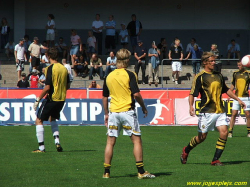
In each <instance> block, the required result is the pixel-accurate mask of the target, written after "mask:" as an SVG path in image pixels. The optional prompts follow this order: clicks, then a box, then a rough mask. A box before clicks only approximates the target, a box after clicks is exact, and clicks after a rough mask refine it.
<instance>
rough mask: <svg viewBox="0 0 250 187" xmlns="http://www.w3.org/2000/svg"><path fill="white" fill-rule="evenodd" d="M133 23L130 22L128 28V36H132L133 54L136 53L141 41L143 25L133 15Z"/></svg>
mask: <svg viewBox="0 0 250 187" xmlns="http://www.w3.org/2000/svg"><path fill="white" fill-rule="evenodd" d="M131 19H132V21H131V22H129V24H128V26H127V30H128V34H129V36H130V42H131V45H132V48H133V53H134V52H135V48H136V46H137V42H138V40H140V35H141V31H142V24H141V22H140V21H138V20H136V15H135V14H132V16H131Z"/></svg>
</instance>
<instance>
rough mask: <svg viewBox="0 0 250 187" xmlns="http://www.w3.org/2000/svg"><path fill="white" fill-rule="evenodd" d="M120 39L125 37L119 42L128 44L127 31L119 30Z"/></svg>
mask: <svg viewBox="0 0 250 187" xmlns="http://www.w3.org/2000/svg"><path fill="white" fill-rule="evenodd" d="M119 35H120V36H121V37H122V38H123V37H125V36H127V37H126V38H125V39H124V40H123V39H122V38H121V42H122V43H128V30H127V29H125V30H121V31H120V34H119Z"/></svg>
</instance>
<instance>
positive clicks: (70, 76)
mask: <svg viewBox="0 0 250 187" xmlns="http://www.w3.org/2000/svg"><path fill="white" fill-rule="evenodd" d="M64 67H65V68H66V69H67V70H68V74H69V80H70V81H73V79H74V77H73V72H72V69H71V67H70V65H69V64H64Z"/></svg>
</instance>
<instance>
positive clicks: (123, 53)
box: [116, 49, 131, 68]
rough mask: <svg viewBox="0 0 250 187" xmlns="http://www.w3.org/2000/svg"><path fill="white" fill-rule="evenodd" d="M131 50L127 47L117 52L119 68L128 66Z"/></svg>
mask: <svg viewBox="0 0 250 187" xmlns="http://www.w3.org/2000/svg"><path fill="white" fill-rule="evenodd" d="M130 55H131V53H130V51H129V50H127V49H120V50H119V51H117V53H116V58H117V61H116V67H117V68H127V67H128V65H129V58H130Z"/></svg>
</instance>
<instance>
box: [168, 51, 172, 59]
mask: <svg viewBox="0 0 250 187" xmlns="http://www.w3.org/2000/svg"><path fill="white" fill-rule="evenodd" d="M168 58H169V60H172V58H171V50H169V52H168Z"/></svg>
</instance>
